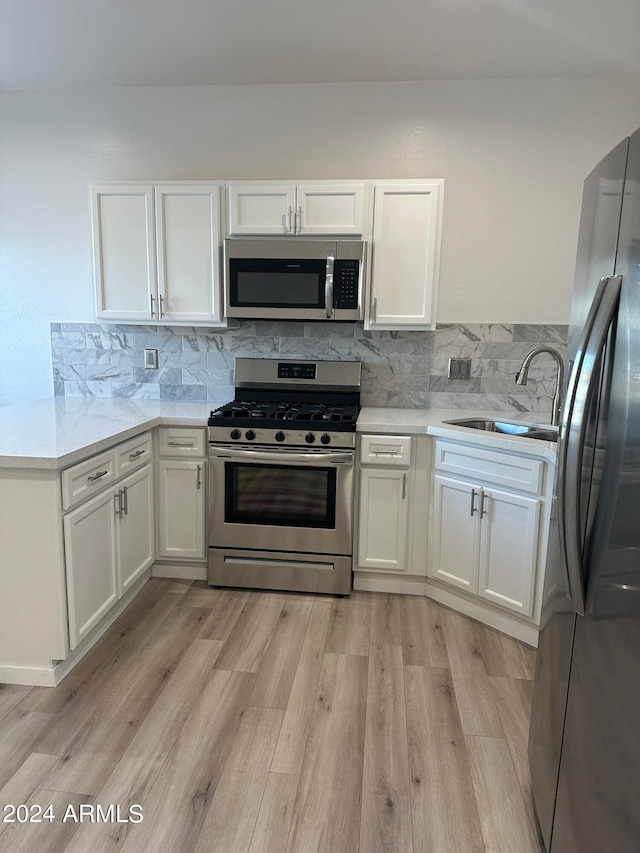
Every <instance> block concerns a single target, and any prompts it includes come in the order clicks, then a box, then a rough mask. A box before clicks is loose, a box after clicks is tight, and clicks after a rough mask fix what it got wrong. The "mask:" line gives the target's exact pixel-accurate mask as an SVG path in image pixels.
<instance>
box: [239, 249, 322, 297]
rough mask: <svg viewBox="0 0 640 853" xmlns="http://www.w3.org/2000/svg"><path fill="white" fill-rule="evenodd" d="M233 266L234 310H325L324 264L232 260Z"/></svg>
mask: <svg viewBox="0 0 640 853" xmlns="http://www.w3.org/2000/svg"><path fill="white" fill-rule="evenodd" d="M229 266H230V273H231V288H230V302H231V305H233V306H237V307H239V308H321V307H322V306H323V305H324V281H325V277H326V263H325V262H324V261H314V260H301V261H297V260H296V261H282V260H273V259H267V260H259V261H255V260H247V259H245V258H240V259H234V258H232V259H231V260H230V262H229Z"/></svg>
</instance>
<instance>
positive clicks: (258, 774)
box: [195, 707, 284, 853]
mask: <svg viewBox="0 0 640 853" xmlns="http://www.w3.org/2000/svg"><path fill="white" fill-rule="evenodd" d="M283 716H284V711H282V710H281V709H280V708H255V707H254V708H248V709H247V712H246V713H245V715H244V717H243V718H242V722H241V723H240V726H239V728H238V733H237V734H236V737H235V740H234V742H233V747H232V749H231V752H230V753H229V757H228V759H227V763H226V764H225V768H224V771H223V773H222V776H221V778H220V781H219V783H218V786H217V787H216V792H215V794H214V796H213V799H212V801H211V805H210V806H209V810H208V812H207V816H206V817H205V820H204V823H203V825H202V830H201V831H200V836H199V838H198V841H197V843H196V846H195V853H209V851H211V850H212V849H216V848H217V849H219V850H224V851H225V853H246V851H247V850H248V848H249V844H250V843H251V837H252V835H253V830H254V828H255V824H256V819H257V817H258V812H259V810H260V803H261V800H262V795H263V793H264V790H265V787H266V784H267V780H268V778H269V766H270V764H271V759H272V758H273V752H274V750H275V748H276V743H277V740H278V735H279V733H280V726H281V725H282V717H283Z"/></svg>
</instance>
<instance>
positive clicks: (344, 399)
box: [208, 358, 360, 595]
mask: <svg viewBox="0 0 640 853" xmlns="http://www.w3.org/2000/svg"><path fill="white" fill-rule="evenodd" d="M359 401H360V364H359V363H358V362H350V361H349V362H344V361H294V360H283V361H281V360H277V359H259V358H238V359H237V360H236V365H235V400H234V401H233V402H232V403H228V404H227V405H225V406H222V407H221V408H220V409H216V410H215V411H213V412H211V417H210V418H209V462H210V484H211V488H210V491H209V567H208V579H209V583H210V584H213V585H214V586H238V587H251V588H257V589H282V590H295V591H300V592H323V593H333V594H338V595H348V594H349V592H350V591H351V564H352V530H353V467H354V456H355V440H356V421H357V418H358V411H359Z"/></svg>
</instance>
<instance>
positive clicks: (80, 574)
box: [64, 489, 118, 649]
mask: <svg viewBox="0 0 640 853" xmlns="http://www.w3.org/2000/svg"><path fill="white" fill-rule="evenodd" d="M114 495H115V490H114V489H109V490H108V491H106V492H103V493H102V494H101V495H98V496H97V497H95V498H92V499H91V500H89V501H87V502H86V503H84V504H82V506H80V507H78V509H75V510H73V512H70V513H69V514H68V515H67V516H66V517H65V519H64V544H65V552H66V567H67V597H68V602H69V641H70V646H71V648H72V649H75V647H76V646H77V645H78V644H79V643H80V642H81V641H82V640H83V639H84V638H85V637H86V636H87V634H89V633H90V631H91V630H92V629H93V628H94V627H95V626H96V625H97V624H98V622H99V621H100V620H101V619H102V617H103V616H104V615H105V614H106V613H107V611H108V610H109V609H110V607H111V606H112V605H113V604H115V602H116V601H117V600H118V583H117V566H116V530H115V520H116V519H115V503H116V502H115V501H114Z"/></svg>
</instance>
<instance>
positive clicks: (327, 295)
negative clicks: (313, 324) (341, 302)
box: [324, 249, 336, 319]
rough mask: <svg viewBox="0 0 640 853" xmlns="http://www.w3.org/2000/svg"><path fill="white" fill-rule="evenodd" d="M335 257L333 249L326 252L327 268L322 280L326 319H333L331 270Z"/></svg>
mask: <svg viewBox="0 0 640 853" xmlns="http://www.w3.org/2000/svg"><path fill="white" fill-rule="evenodd" d="M335 261H336V255H335V252H334V251H333V249H329V251H328V252H327V267H326V273H325V279H324V313H325V315H326V317H327V318H328V319H331V317H333V313H334V311H333V270H334V266H335Z"/></svg>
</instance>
